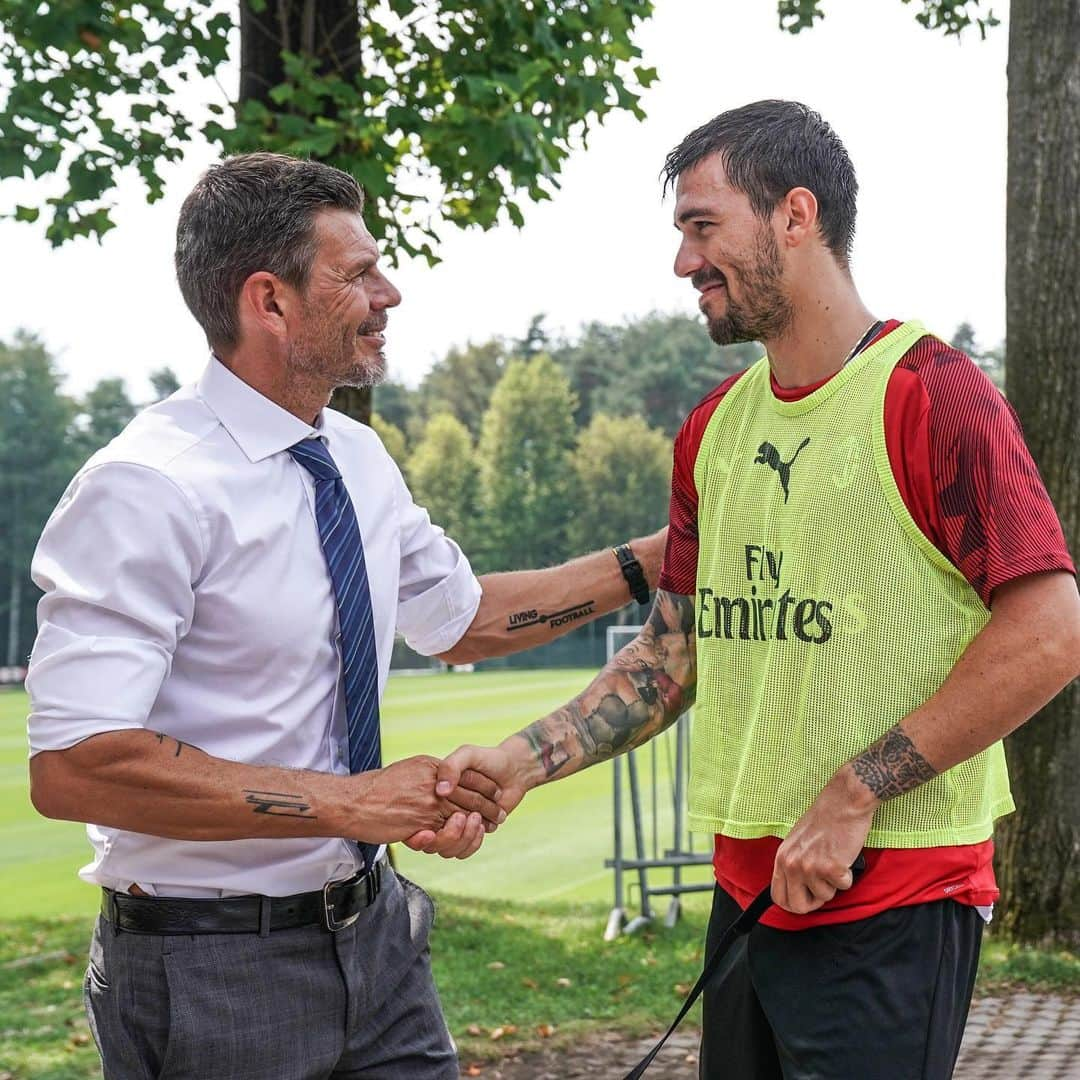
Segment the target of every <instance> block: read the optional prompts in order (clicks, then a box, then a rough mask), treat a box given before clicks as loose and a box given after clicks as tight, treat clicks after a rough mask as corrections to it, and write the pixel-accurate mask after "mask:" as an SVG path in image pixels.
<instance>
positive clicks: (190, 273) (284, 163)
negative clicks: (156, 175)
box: [176, 153, 364, 348]
mask: <svg viewBox="0 0 1080 1080" xmlns="http://www.w3.org/2000/svg"><path fill="white" fill-rule="evenodd" d="M326 209H338V210H352V211H355V212H356V213H361V212H362V211H363V209H364V193H363V191H362V190H361V188H360V185H359V184H358V183H357V182H356V180H355V179H354V178H353V177H351V176H350V175H349V174H348V173H346V172H342V171H341V170H340V169H335V168H333V167H332V166H330V165H324V164H322V163H321V162H318V161H306V160H303V159H301V158H293V157H288V156H287V155H285V154H267V153H256V154H238V155H237V156H235V157H230V158H226V159H225V160H224V161H222V162H220V163H219V164H217V165H212V166H211V167H210V168H209V169H207V170H206V172H205V173H203V175H202V176H201V177H200V178H199V182H198V183H197V184H196V185H195V187H194V189H193V190H192V192H191V194H190V195H188V197H187V198H186V199H185V200H184V205H183V206H182V207H181V209H180V220H179V222H178V223H177V227H176V277H177V281H178V282H179V283H180V292H181V293H183V296H184V301H185V302H186V304H187V306H188V308H189V309H190V310H191V314H192V315H194V316H195V319H196V321H197V322H198V323H199V325H200V326H201V327H202V328H203V331H204V332H205V334H206V339H207V341H208V342H209V343H210V346H211V348H223V347H226V346H231V345H235V344H236V342H237V339H238V337H239V325H238V322H237V317H236V305H237V301H238V299H239V297H240V290H241V288H242V287H243V284H244V282H245V281H246V280H247V279H248V278H249V277H250V276H251V275H252V274H254V273H257V272H258V271H260V270H263V271H266V272H268V273H271V274H274V275H276V276H277V277H279V278H281V280H282V281H285V282H287V283H288V284H289V285H292V286H293V287H294V288H297V289H304V288H305V287H306V286H307V281H308V275H309V274H310V272H311V264H312V262H313V260H314V258H315V252H316V242H315V215H316V213H318V211H320V210H326Z"/></svg>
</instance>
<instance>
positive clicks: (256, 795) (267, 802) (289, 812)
mask: <svg viewBox="0 0 1080 1080" xmlns="http://www.w3.org/2000/svg"><path fill="white" fill-rule="evenodd" d="M244 794H245V795H246V796H247V798H246V799H245V800H244V802H246V803H250V804H251V805H252V806H253V807H254V808H255V813H256V814H272V815H273V816H274V817H302V818H310V819H311V820H312V821H315V820H317V819H318V815H316V814H312V813H309V811H310V810H311V804H310V803H307V802H305V801H304V796H303V795H288V794H286V793H285V792H282V791H248V790H247V788H245V789H244Z"/></svg>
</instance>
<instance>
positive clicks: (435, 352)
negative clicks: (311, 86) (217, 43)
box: [0, 0, 1008, 398]
mask: <svg viewBox="0 0 1080 1080" xmlns="http://www.w3.org/2000/svg"><path fill="white" fill-rule="evenodd" d="M825 7H826V11H827V13H828V17H827V18H826V19H825V20H824V22H823V23H821V24H819V25H818V26H817V27H816V28H815V29H814V30H812V31H808V32H804V33H802V34H800V35H798V36H791V35H788V34H784V33H781V32H780V30H779V29H778V28H777V24H776V5H775V3H774V2H773V0H759V2H757V3H747V2H745V0H657V4H656V14H655V16H654V17H653V19H652V20H650V21H649V22H648V23H646V24H645V25H644V27H643V28H642V29H641V31H640V32H639V34H638V41H639V43H640V45H641V48H642V50H643V53H644V61H645V63H647V64H651V65H655V66H656V67H657V68H658V69H659V75H660V78H659V81H658V82H657V83H656V84H655V85H654V86H653V87H652V88H651V89H650V90H649V91H648V92H647V93H646V95H645V97H644V106H645V110H646V112H647V113H648V119H647V120H646V121H645V122H644V123H638V122H637V121H635V120H633V119H632V118H631V117H622V116H620V117H617V118H612V119H609V120H608V122H607V123H606V124H605V125H604V126H603V127H602V128H599V129H597V130H596V131H595V132H594V133H593V134H592V136H591V137H590V141H589V148H588V150H582V149H579V150H578V151H577V152H576V153H575V154H574V155H573V157H572V158H571V159H570V162H569V164H568V166H567V168H566V170H565V172H564V174H563V179H562V190H561V192H560V193H559V194H558V195H557V196H556V198H555V199H554V200H553V201H552V202H550V203H544V204H541V205H537V206H529V207H526V214H525V217H526V224H525V227H524V228H523V229H521V230H520V231H519V230H517V229H515V228H514V227H513V226H510V225H506V226H504V227H500V228H497V229H495V230H493V231H491V232H488V233H483V232H480V231H478V230H468V231H465V232H461V231H456V230H451V229H450V228H449V227H447V228H446V229H445V234H446V237H447V239H446V242H445V243H444V245H443V247H442V251H441V253H442V256H443V259H444V261H443V263H442V264H441V265H440V266H438V267H437V268H435V269H434V270H432V269H428V267H427V266H426V264H425V263H422V262H420V263H412V264H406V265H404V266H402V267H401V268H400V269H399V270H398V271H397V272H396V274H393V275H392V276H393V277H394V278H395V280H396V283H397V284H398V286H399V287H400V288H401V291H402V293H403V295H404V301H403V303H402V305H401V307H399V308H398V309H397V310H396V311H395V312H393V313H392V315H391V320H390V326H389V331H388V335H387V336H388V359H389V366H390V371H391V373H392V375H393V376H395V377H397V378H400V379H403V380H404V381H406V382H409V383H411V384H415V383H416V382H417V381H418V380H419V379H420V377H421V376H422V375H423V373H424V372H425V371H426V370H427V368H429V367H430V366H431V364H432V363H433V362H434V361H435V360H436V359H437V358H438V357H439V356H441V355H442V354H443V353H444V352H445V351H446V349H447V348H448V347H449V346H451V345H454V344H463V343H464V342H466V341H468V340H472V341H480V340H483V339H486V338H488V337H490V336H492V335H495V334H500V335H505V336H515V337H516V336H520V335H521V334H522V332H523V331H524V329H525V327H526V326H527V324H528V321H529V319H530V318H531V316H532V315H533V314H535V313H538V312H545V313H546V314H547V316H548V325H549V327H550V328H552V329H555V330H562V331H564V332H566V333H569V334H573V333H574V332H575V330H576V329H577V327H579V326H580V325H581V324H582V323H583V322H585V321H587V320H591V319H600V320H604V321H618V320H622V319H626V318H629V317H633V316H636V315H641V314H644V313H646V312H648V311H651V310H654V309H656V310H661V311H685V312H691V313H696V312H697V306H696V303H695V301H694V298H695V295H696V294H694V293H693V291H692V290H691V288H690V286H689V284H688V283H686V282H683V281H679V280H678V279H676V278H675V277H674V275H673V274H672V270H671V266H672V260H673V258H674V255H675V247H676V234H675V232H674V230H673V228H672V223H671V200H670V199H669V200H668V202H667V203H666V204H664V203H662V202H661V199H660V185H659V182H658V180H657V174H658V172H659V169H660V166H661V164H662V162H663V159H664V156H665V154H666V153H667V151H668V150H670V149H671V147H672V146H674V145H675V144H676V143H677V142H678V141H679V140H680V139H681V138H682V137H683V135H685V134H686V133H687V132H688V131H690V130H691V129H692V128H693V127H696V126H697V125H698V124H700V123H702V122H703V121H705V120H707V119H709V118H710V117H711V116H714V115H715V114H716V113H718V112H721V111H723V110H725V109H728V108H732V107H734V106H737V105H740V104H743V103H745V102H748V101H755V100H758V99H760V98H766V97H782V98H793V99H797V100H801V101H804V102H806V103H807V104H809V105H811V106H813V107H814V108H816V109H818V110H819V111H820V112H821V113H822V115H824V117H825V118H826V119H827V120H828V121H829V122H830V123H831V124H832V125H833V127H834V128H835V129H836V131H837V132H838V134H839V135H840V137H841V139H843V141H844V142H845V144H846V145H847V148H848V151H849V152H850V154H851V157H852V159H853V161H854V163H855V168H856V171H857V173H858V177H859V183H860V188H861V193H860V197H859V224H858V231H857V238H856V244H855V254H854V261H853V269H854V273H855V278H856V281H857V283H858V285H859V288H860V291H861V292H862V295H863V298H864V299H865V300H866V302H867V303H868V304H869V306H870V308H871V309H872V310H873V311H874V312H875V314H877V315H878V316H880V317H887V316H896V317H898V318H919V319H921V320H922V321H923V322H925V323H926V324H927V325H928V326H929V327H930V328H931V329H933V330H934V331H936V332H937V333H940V334H942V335H945V336H948V335H949V334H951V333H952V331H953V329H954V328H955V327H956V325H957V323H959V322H960V321H962V320H967V321H969V322H971V323H972V324H973V325H974V327H975V329H976V333H977V335H978V338H979V340H980V341H981V342H983V343H985V344H994V343H996V342H997V341H999V340H1000V339H1001V338H1002V337H1003V336H1004V327H1005V316H1004V301H1005V295H1004V294H1005V125H1006V98H1005V61H1006V45H1007V31H1008V27H1007V25H1006V24H1005V22H1004V21H1003V23H1002V25H1001V26H999V27H997V28H996V29H994V30H993V31H991V33H990V35H989V38H988V39H987V40H986V41H985V42H984V41H980V40H979V36H978V32H977V31H972V32H969V33H967V34H965V36H964V39H963V40H962V41H959V42H958V41H957V40H956V39H955V38H952V39H946V38H944V37H943V36H941V35H940V34H939V33H932V32H929V31H927V30H924V29H922V28H921V27H920V26H919V25H918V24H917V23H916V22H915V20H914V17H913V16H914V10H915V6H914V5H904V4H902V3H901V2H900V0H827V2H826V4H825ZM996 8H997V5H995V10H996ZM998 14H999V15H1000V16H1002V17H1003V19H1004V15H1005V7H1004V5H1002V9H1001V11H999V12H998ZM223 81H224V82H225V85H226V86H227V87H228V86H231V84H232V83H234V82H235V75H234V77H233V79H232V80H230V79H228V78H225V79H224V80H223ZM202 93H203V94H205V97H206V100H221V95H220V91H219V90H218V89H217V87H215V86H213V84H208V85H207V86H206V87H205V88H204V89H203V91H202ZM192 104H193V106H194V105H196V104H197V103H196V102H193V103H192ZM213 156H214V155H213V151H212V150H211V149H210V148H209V147H207V146H206V145H205V144H203V145H195V146H193V147H192V150H191V152H190V153H189V154H188V156H187V158H186V159H185V161H184V162H183V163H182V164H181V165H180V166H178V167H174V168H170V169H169V170H167V172H166V174H165V175H166V176H167V180H168V193H167V197H166V198H165V199H164V200H162V201H161V202H159V203H157V204H156V205H154V206H148V205H146V203H145V200H144V198H143V195H142V193H141V188H140V185H139V184H138V183H137V182H135V181H132V182H130V183H127V184H125V186H124V187H123V188H122V190H121V192H120V194H119V195H118V209H117V212H116V220H117V222H118V227H117V228H116V229H114V230H113V231H112V232H111V233H109V234H108V235H107V236H106V238H105V241H104V243H103V244H101V245H98V244H97V243H96V242H94V241H85V240H80V241H76V242H74V243H71V244H68V245H66V246H65V247H64V248H62V249H60V250H59V251H54V250H52V249H51V248H50V247H49V246H48V244H47V243H46V241H45V240H44V237H43V230H42V228H41V227H40V226H37V225H32V226H28V225H24V224H15V223H12V222H2V223H0V255H2V258H0V339H7V338H10V336H11V334H12V333H13V331H14V330H15V329H16V328H17V327H20V326H21V327H26V328H27V329H30V330H33V331H36V332H37V333H39V334H40V335H41V336H42V337H43V338H44V339H45V341H46V342H47V344H48V345H49V346H50V347H51V348H52V349H53V350H54V351H55V352H56V354H57V355H58V357H59V361H60V365H61V367H62V369H63V370H64V371H65V372H66V373H67V375H68V381H67V384H66V386H67V389H68V390H69V391H70V392H73V393H79V392H82V391H84V390H86V389H87V388H88V387H89V386H90V385H92V384H93V383H94V382H95V381H96V380H97V379H99V378H102V377H105V376H113V375H121V376H124V377H125V378H126V379H127V380H128V383H129V387H130V389H131V391H132V392H133V394H134V395H135V396H136V398H140V397H144V396H145V395H146V394H147V393H148V384H147V382H146V379H145V376H146V373H147V372H149V371H151V370H153V369H154V368H157V367H160V366H162V365H163V364H168V365H170V366H171V367H172V368H173V369H174V370H175V371H176V372H177V374H178V375H179V376H180V378H181V380H182V381H187V380H190V379H194V378H196V377H197V376H198V373H199V372H200V370H201V369H202V367H203V365H204V363H205V361H206V350H205V345H204V342H203V339H202V335H201V332H200V331H199V329H198V327H197V326H196V324H195V323H194V321H193V320H192V319H191V317H190V315H189V314H188V312H187V310H186V308H185V307H184V305H183V301H182V300H181V298H180V294H179V292H178V290H177V288H176V284H175V280H174V277H173V271H172V248H173V233H174V229H175V222H176V215H177V211H178V209H179V205H180V202H181V201H182V199H183V197H184V195H185V194H186V193H187V191H188V190H189V188H190V187H191V185H192V183H193V182H194V180H195V178H196V177H197V176H198V174H199V172H200V171H201V170H202V169H203V168H204V167H205V166H206V164H207V163H208V162H209V161H211V160H212V159H213ZM30 198H32V195H31V192H30V189H29V185H25V184H23V183H22V182H17V181H5V182H4V183H3V184H0V209H2V210H5V211H7V210H10V209H11V207H12V206H13V205H14V203H15V202H17V201H20V200H21V201H23V202H26V201H28V200H29V199H30Z"/></svg>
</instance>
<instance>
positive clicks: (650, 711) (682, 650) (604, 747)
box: [521, 592, 697, 777]
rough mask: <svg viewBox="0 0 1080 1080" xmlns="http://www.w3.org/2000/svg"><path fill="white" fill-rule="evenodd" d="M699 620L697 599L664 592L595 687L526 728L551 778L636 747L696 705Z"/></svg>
mask: <svg viewBox="0 0 1080 1080" xmlns="http://www.w3.org/2000/svg"><path fill="white" fill-rule="evenodd" d="M694 626H695V622H694V601H693V598H692V597H689V596H679V595H676V594H675V593H666V592H659V593H657V596H656V601H655V603H654V605H653V609H652V612H651V614H650V615H649V620H648V623H647V625H646V626H645V627H643V629H642V631H641V633H640V634H639V635H638V636H637V637H636V638H635V639H634V640H633V641H632V642H631V643H630V644H629V645H627V646H626V648H625V649H623V650H622V651H621V652H619V653H618V654H617V655H616V656H615V657H613V658H612V660H611V662H610V663H609V664H608V665H607V667H605V668H604V670H603V671H602V672H601V673H600V674H599V675H598V676H597V677H596V679H595V680H594V681H593V683H592V684H591V685H590V686H589V688H588V689H587V690H586V691H585V692H584V693H583V694H581V695H580V696H579V697H577V698H575V699H574V700H573V701H572V702H570V704H569V705H567V706H565V707H564V708H562V709H559V710H557V711H556V712H554V713H552V714H551V715H550V716H546V717H544V718H543V719H542V720H537V721H536V723H534V724H531V725H530V726H529V727H527V728H526V729H525V730H524V731H523V732H522V733H521V734H522V736H523V737H524V738H525V740H526V741H527V742H528V744H529V746H530V747H531V748H532V750H533V753H535V754H536V757H537V759H538V760H539V761H540V763H541V764H542V765H543V768H544V773H545V775H546V776H548V777H554V776H556V775H557V774H558V773H559V772H560V771H562V770H564V769H565V767H566V766H567V765H568V764H571V763H574V764H576V765H577V767H579V768H584V767H585V766H586V765H592V764H594V763H595V762H597V761H603V760H605V759H606V758H610V757H613V756H614V755H616V754H619V753H621V752H622V751H624V750H632V749H633V748H634V747H635V746H639V745H640V744H641V743H643V742H646V741H647V740H648V739H651V738H652V737H653V736H654V735H656V734H657V733H658V732H661V731H663V730H664V729H665V728H666V727H668V726H670V725H671V724H672V723H674V722H675V720H677V719H678V717H679V716H680V715H681V714H682V713H683V712H685V711H686V710H687V709H688V708H689V707H690V706H691V705H692V704H693V700H694V689H695V682H696V677H697V676H696V665H695V655H694ZM566 771H573V770H572V769H571V770H566Z"/></svg>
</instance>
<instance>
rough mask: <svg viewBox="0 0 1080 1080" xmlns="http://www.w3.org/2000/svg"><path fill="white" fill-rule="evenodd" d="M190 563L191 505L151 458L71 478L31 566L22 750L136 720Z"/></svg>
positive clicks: (187, 585) (174, 631)
mask: <svg viewBox="0 0 1080 1080" xmlns="http://www.w3.org/2000/svg"><path fill="white" fill-rule="evenodd" d="M202 562H203V545H202V539H201V536H200V532H199V523H198V518H197V516H196V514H195V511H194V509H193V507H192V505H191V503H190V501H189V499H188V497H187V496H186V495H185V494H184V493H183V492H182V491H181V490H180V489H179V488H178V487H177V486H176V484H175V483H174V482H173V481H172V480H171V479H169V478H168V477H167V476H165V475H163V474H162V473H160V472H158V471H157V470H156V469H151V468H147V467H145V466H141V465H132V464H126V463H119V462H110V463H105V464H101V465H97V466H94V467H91V468H90V469H88V470H86V471H85V472H83V473H81V474H80V475H79V476H77V477H76V478H75V480H73V481H72V483H71V485H70V487H69V488H68V490H67V491H66V492H65V494H64V497H63V498H62V499H61V501H60V503H59V505H58V506H57V508H56V509H55V510H54V511H53V514H52V516H51V517H50V518H49V521H48V523H47V524H46V526H45V531H44V532H43V533H42V536H41V539H40V541H39V542H38V546H37V550H36V552H35V554H34V559H33V563H32V566H31V577H32V578H33V580H34V582H35V584H36V585H37V586H38V587H39V588H40V589H42V590H43V591H44V593H45V595H44V596H43V597H42V599H41V601H40V603H39V604H38V635H37V640H36V641H35V643H34V649H33V652H32V654H31V657H30V666H29V672H28V674H27V679H26V688H27V690H28V691H29V694H30V716H29V719H28V722H27V727H28V735H29V740H30V753H31V754H35V753H38V752H39V751H42V750H63V749H66V748H67V747H69V746H73V745H74V744H75V743H77V742H81V741H82V740H83V739H86V738H89V737H90V736H92V735H97V734H100V733H101V732H104V731H116V730H122V729H126V728H139V727H143V726H144V725H145V723H146V720H147V717H148V716H149V714H150V711H151V709H152V707H153V705H154V701H155V699H156V698H157V695H158V692H159V690H160V689H161V684H162V682H163V681H164V679H165V678H166V676H167V675H168V673H169V670H170V667H171V664H172V657H173V653H174V651H175V649H176V644H177V642H178V641H179V640H180V639H181V638H182V637H183V636H184V635H185V634H186V633H187V632H188V630H189V629H190V627H191V620H192V616H193V613H194V608H195V596H194V582H195V581H196V580H197V578H198V575H199V572H200V568H201V565H202Z"/></svg>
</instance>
